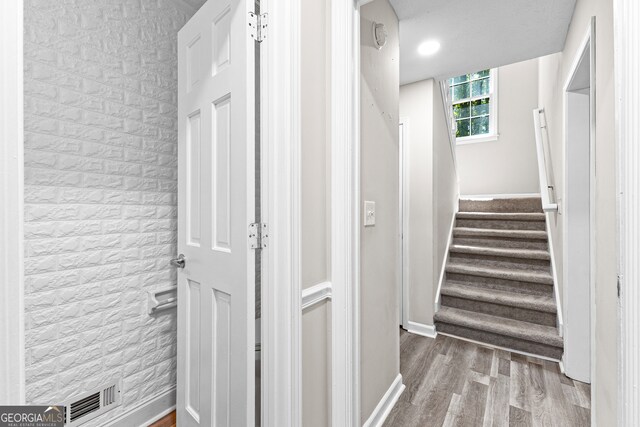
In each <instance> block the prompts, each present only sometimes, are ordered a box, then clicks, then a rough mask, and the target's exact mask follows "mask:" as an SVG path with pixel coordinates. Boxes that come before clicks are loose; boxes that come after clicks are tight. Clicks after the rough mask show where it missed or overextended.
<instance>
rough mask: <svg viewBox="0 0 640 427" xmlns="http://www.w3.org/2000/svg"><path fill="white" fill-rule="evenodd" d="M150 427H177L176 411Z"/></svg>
mask: <svg viewBox="0 0 640 427" xmlns="http://www.w3.org/2000/svg"><path fill="white" fill-rule="evenodd" d="M149 427H176V411H173V412H171V413H170V414H168V415H166V416H164V417H163V418H160V419H159V420H158V421H156V422H155V423H153V424H151V425H150V426H149Z"/></svg>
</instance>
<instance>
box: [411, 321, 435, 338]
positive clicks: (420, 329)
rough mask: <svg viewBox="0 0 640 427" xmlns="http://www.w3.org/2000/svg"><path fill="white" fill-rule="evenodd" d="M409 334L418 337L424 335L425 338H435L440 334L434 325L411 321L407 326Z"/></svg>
mask: <svg viewBox="0 0 640 427" xmlns="http://www.w3.org/2000/svg"><path fill="white" fill-rule="evenodd" d="M407 332H410V333H412V334H416V335H422V336H423V337H428V338H435V337H436V335H438V333H437V332H436V327H435V326H433V325H425V324H424V323H418V322H412V321H409V322H408V325H407Z"/></svg>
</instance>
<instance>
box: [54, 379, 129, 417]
mask: <svg viewBox="0 0 640 427" xmlns="http://www.w3.org/2000/svg"><path fill="white" fill-rule="evenodd" d="M119 405H120V382H119V381H118V382H115V383H112V384H108V385H105V386H103V387H98V388H96V389H95V390H92V391H89V392H87V393H83V394H81V395H78V396H76V397H74V400H73V401H72V402H70V403H67V404H66V405H65V415H66V416H67V425H68V426H78V425H81V424H84V423H85V422H87V421H89V420H90V419H93V418H95V417H97V416H99V415H102V414H104V413H105V412H107V411H109V410H111V409H113V408H115V407H116V406H119Z"/></svg>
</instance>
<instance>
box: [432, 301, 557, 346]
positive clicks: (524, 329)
mask: <svg viewBox="0 0 640 427" xmlns="http://www.w3.org/2000/svg"><path fill="white" fill-rule="evenodd" d="M434 320H435V321H436V322H441V323H449V324H452V325H457V326H462V327H465V328H469V329H475V330H479V331H486V332H490V333H494V334H498V335H505V336H509V337H512V338H516V339H519V340H525V341H530V342H534V343H540V344H545V345H548V346H552V347H557V348H563V342H562V337H560V336H559V335H558V331H557V329H556V328H555V327H552V326H542V325H536V324H534V323H529V322H523V321H520V320H514V319H507V318H504V317H498V316H491V315H489V314H484V313H475V312H471V311H466V310H460V309H457V308H451V307H441V308H440V310H438V312H437V313H436V314H435V316H434ZM436 329H437V326H436Z"/></svg>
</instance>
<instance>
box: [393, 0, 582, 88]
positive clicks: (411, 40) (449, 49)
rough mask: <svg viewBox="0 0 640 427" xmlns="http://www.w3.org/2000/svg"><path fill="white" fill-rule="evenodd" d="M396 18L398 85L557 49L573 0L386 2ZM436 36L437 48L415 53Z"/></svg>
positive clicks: (413, 0)
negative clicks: (398, 33)
mask: <svg viewBox="0 0 640 427" xmlns="http://www.w3.org/2000/svg"><path fill="white" fill-rule="evenodd" d="M390 1H391V4H392V5H393V7H394V9H395V11H396V14H397V15H398V18H399V19H400V83H401V84H406V83H412V82H415V81H418V80H423V79H427V78H431V77H435V78H444V77H451V76H455V75H459V74H465V73H467V72H472V71H477V70H481V69H484V68H492V67H497V66H501V65H507V64H512V63H514V62H519V61H524V60H526V59H532V58H536V57H539V56H544V55H548V54H551V53H555V52H559V51H561V50H562V49H563V47H564V41H565V38H566V35H567V30H568V29H569V23H570V22H571V16H572V14H573V9H574V6H575V3H576V0H535V1H532V0H390ZM428 39H436V40H438V41H439V42H440V45H441V48H440V51H439V52H437V53H436V54H434V55H433V56H421V55H420V54H418V51H417V49H418V45H419V44H420V43H422V42H423V41H425V40H428Z"/></svg>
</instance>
